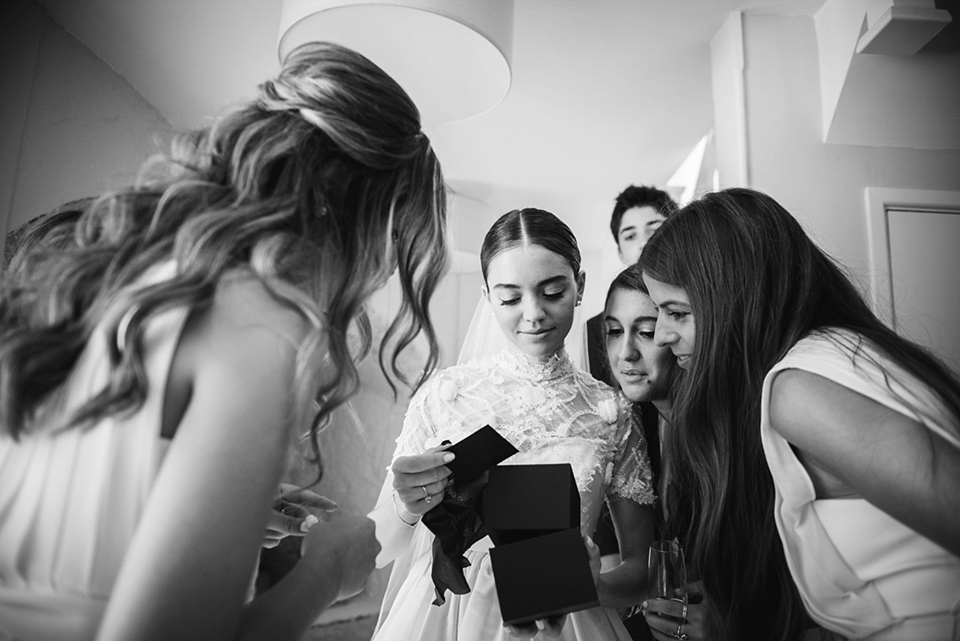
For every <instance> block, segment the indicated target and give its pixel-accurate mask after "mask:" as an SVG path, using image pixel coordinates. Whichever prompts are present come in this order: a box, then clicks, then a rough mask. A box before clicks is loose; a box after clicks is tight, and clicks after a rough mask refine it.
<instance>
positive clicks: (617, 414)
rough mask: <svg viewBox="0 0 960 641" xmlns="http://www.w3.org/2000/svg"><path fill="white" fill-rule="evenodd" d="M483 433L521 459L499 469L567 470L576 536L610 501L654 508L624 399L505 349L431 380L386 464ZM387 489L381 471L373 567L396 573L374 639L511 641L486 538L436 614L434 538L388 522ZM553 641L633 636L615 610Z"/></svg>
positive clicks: (580, 622) (558, 360)
mask: <svg viewBox="0 0 960 641" xmlns="http://www.w3.org/2000/svg"><path fill="white" fill-rule="evenodd" d="M486 424H490V425H492V426H494V427H496V429H497V430H498V431H499V432H500V433H501V434H502V435H503V436H504V437H505V438H507V439H508V440H509V441H510V442H511V443H512V444H513V445H514V446H515V447H516V448H517V449H518V450H519V453H517V454H515V455H514V456H512V457H510V458H509V459H507V460H506V461H504V462H503V463H502V464H503V465H509V464H532V463H570V465H571V466H572V468H573V472H574V477H575V478H576V482H577V487H578V489H579V491H580V501H581V519H580V527H581V529H582V531H583V533H584V534H592V533H593V531H594V529H595V527H596V524H597V517H598V514H599V512H600V507H601V505H602V503H603V501H604V500H605V499H607V498H613V499H629V500H633V501H636V502H637V503H640V504H652V503H653V501H654V490H653V483H652V480H651V473H650V465H649V461H648V459H647V454H646V443H645V442H644V439H643V432H642V430H641V429H640V426H639V425H637V424H636V422H635V419H634V418H633V412H631V411H630V407H629V401H627V400H626V399H624V398H623V397H622V396H621V395H619V394H618V393H617V392H615V391H614V390H613V389H611V388H610V387H608V386H607V385H605V384H603V383H600V382H598V381H596V380H594V379H593V378H592V377H590V375H589V374H587V373H585V372H583V371H582V370H579V369H577V368H576V367H574V365H573V364H572V363H571V361H570V359H569V358H568V357H567V355H566V353H565V352H561V353H560V354H558V355H555V356H553V357H550V358H549V359H535V358H531V357H528V356H526V355H524V354H523V353H521V352H520V351H518V350H516V349H515V348H507V349H505V350H503V351H501V352H499V353H498V354H496V355H494V356H491V357H488V358H486V359H483V360H480V361H475V362H471V363H467V364H464V365H457V366H455V367H451V368H449V369H446V370H444V371H443V372H441V373H439V374H438V375H437V376H435V377H434V378H433V379H431V380H430V381H429V382H428V383H426V384H425V385H424V386H423V387H422V388H421V389H420V390H419V391H418V392H417V394H416V395H415V396H414V398H413V399H412V400H411V402H410V406H409V408H408V410H407V416H406V419H405V421H404V426H403V431H402V433H401V435H400V437H399V438H398V439H397V449H396V452H395V453H394V458H397V457H399V456H407V455H411V454H420V453H422V452H423V451H424V450H426V449H428V448H430V447H432V446H434V445H438V444H439V443H440V442H441V441H443V440H449V441H451V442H457V441H458V440H460V439H461V438H463V437H465V436H467V435H468V434H470V433H472V432H473V431H475V430H476V429H478V428H480V427H482V426H483V425H486ZM392 483H393V478H392V475H391V474H390V473H389V472H388V474H387V478H386V481H385V482H384V486H383V490H382V491H381V494H380V500H379V502H378V507H377V508H376V509H375V510H374V512H379V514H380V517H379V518H376V520H377V528H378V538H382V540H387V539H389V540H391V541H393V542H394V544H392V545H387V544H385V545H384V550H383V551H382V552H381V556H380V557H379V558H378V565H381V566H383V565H386V564H387V563H389V562H390V561H394V567H393V570H392V572H391V576H390V581H389V583H388V586H387V590H386V596H385V597H384V601H383V605H382V606H381V611H380V618H379V621H378V623H377V632H376V634H375V635H374V639H375V640H377V641H394V640H397V641H400V640H402V641H407V640H412V639H423V640H430V641H440V640H454V639H456V640H458V641H468V640H472V639H476V640H477V641H480V640H483V641H489V640H491V639H503V640H505V641H506V640H507V639H512V638H514V637H511V636H510V635H509V632H508V631H507V630H506V629H505V628H504V627H503V620H502V618H501V616H500V607H499V604H498V601H497V594H496V587H495V585H494V578H493V571H492V569H491V566H490V559H489V554H488V550H489V548H490V547H491V546H492V544H491V543H490V539H489V538H484V539H482V540H481V541H479V542H477V543H476V544H474V545H473V547H471V548H470V549H469V550H467V552H466V557H467V559H468V560H469V561H470V566H469V567H467V568H465V569H464V574H465V576H466V579H467V582H468V584H469V585H470V586H471V591H470V592H469V593H467V594H464V595H455V594H450V593H449V592H448V593H447V594H446V603H444V604H443V605H441V606H437V605H433V604H432V601H433V600H434V597H435V592H434V585H433V582H432V580H431V574H430V572H431V562H432V542H433V534H432V533H431V532H430V530H428V529H427V528H426V527H425V526H424V525H423V524H418V525H416V527H413V528H410V527H408V526H406V525H404V524H402V523H400V522H399V520H398V519H397V518H396V515H395V514H393V513H392V510H393V506H392V505H391V503H392V501H393V496H392V490H393V485H392ZM387 530H389V531H387ZM381 534H383V536H382V537H381ZM398 540H399V541H400V544H399V545H397V544H396V541H398ZM538 638H539V637H538ZM561 638H562V639H568V640H573V639H579V640H582V641H588V640H589V641H599V640H602V639H624V640H629V638H630V637H629V635H628V634H627V632H626V630H625V629H624V627H623V625H622V624H621V623H620V619H619V617H618V615H617V613H616V612H615V611H613V610H610V609H608V608H603V607H598V608H593V609H590V610H585V611H581V612H576V613H573V614H571V615H570V617H569V618H568V620H567V622H566V625H565V626H564V630H563V635H562V636H561Z"/></svg>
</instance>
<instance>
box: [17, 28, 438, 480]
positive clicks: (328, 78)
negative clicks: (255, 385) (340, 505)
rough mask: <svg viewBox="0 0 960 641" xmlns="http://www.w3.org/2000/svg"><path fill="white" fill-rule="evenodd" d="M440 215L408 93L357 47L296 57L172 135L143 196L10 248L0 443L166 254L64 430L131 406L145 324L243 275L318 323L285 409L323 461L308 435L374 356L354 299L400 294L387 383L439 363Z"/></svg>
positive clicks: (383, 357)
mask: <svg viewBox="0 0 960 641" xmlns="http://www.w3.org/2000/svg"><path fill="white" fill-rule="evenodd" d="M158 170H159V174H158ZM445 221H446V192H445V188H444V182H443V176H442V173H441V169H440V164H439V162H438V161H437V158H436V156H435V155H434V152H433V149H432V147H431V145H430V141H429V140H428V139H427V137H426V136H425V135H424V134H423V132H422V131H421V129H420V115H419V112H418V111H417V108H416V106H415V105H414V104H413V102H412V101H411V100H410V98H409V97H408V96H407V94H406V93H405V92H404V91H403V89H402V88H401V87H400V86H399V85H398V84H397V83H396V82H394V81H393V80H392V79H391V78H390V77H389V76H388V75H387V74H386V73H384V72H383V71H382V70H381V69H380V68H379V67H377V66H376V65H374V64H373V63H372V62H370V61H369V60H367V59H366V58H364V57H363V56H361V55H360V54H357V53H356V52H353V51H351V50H349V49H346V48H344V47H340V46H337V45H332V44H326V43H311V44H307V45H304V46H302V47H300V48H298V49H297V50H295V51H294V52H292V53H291V54H290V55H289V56H288V57H287V59H286V60H285V62H284V64H283V67H282V70H281V71H280V73H279V75H278V76H277V77H276V78H275V79H273V80H269V81H267V82H265V83H263V84H262V85H261V86H260V88H259V93H258V95H257V97H256V98H255V99H253V100H251V101H250V102H249V103H248V104H246V105H243V106H240V107H238V108H236V109H234V110H232V111H230V112H228V113H226V114H224V115H223V116H222V117H220V118H219V119H218V120H216V121H215V122H214V123H213V124H212V125H210V126H209V127H205V128H203V129H200V130H197V131H194V132H192V133H188V134H185V135H182V136H179V137H178V138H177V139H175V141H174V143H173V145H171V150H170V152H169V153H167V154H165V155H163V156H161V157H158V158H157V159H154V160H153V161H152V162H151V163H148V165H147V166H146V167H145V169H144V171H143V172H142V174H141V178H140V179H139V180H138V182H137V184H136V185H134V186H132V187H130V188H129V189H125V190H121V191H118V192H114V193H110V194H106V195H104V196H102V197H100V198H98V199H96V200H95V201H94V202H93V203H92V204H91V205H90V206H89V207H88V208H87V209H86V211H85V212H84V213H83V214H82V216H79V218H78V219H74V218H71V219H70V222H69V225H70V229H69V230H68V232H69V233H63V230H60V233H57V234H54V236H55V237H56V242H55V243H45V242H36V246H35V247H33V248H29V249H27V250H26V251H21V252H19V257H18V261H17V266H16V269H9V270H7V273H5V274H4V276H3V280H2V282H0V431H2V432H5V433H7V434H10V435H12V436H13V437H14V438H18V437H19V436H21V435H23V434H26V433H29V432H30V427H29V426H30V419H31V417H32V416H33V414H34V413H35V411H36V410H37V408H38V407H39V405H40V404H41V403H42V402H43V401H44V399H45V398H47V397H48V395H49V394H50V393H51V392H52V391H53V390H55V389H56V388H57V387H58V386H60V385H61V384H62V383H63V382H64V380H65V379H66V378H67V376H68V374H69V372H70V370H71V369H72V367H73V366H74V364H75V363H76V361H77V358H78V356H79V354H80V353H81V351H82V349H83V348H84V346H85V345H86V343H87V341H88V340H89V338H90V336H91V333H92V332H93V331H94V328H95V327H97V326H98V324H100V323H101V322H103V319H104V314H105V313H106V311H107V310H108V308H110V307H111V305H115V301H116V300H117V297H118V294H119V293H120V291H121V290H123V289H124V288H126V287H128V286H129V285H131V284H132V283H134V282H135V281H136V280H137V279H138V278H139V277H140V276H141V275H142V274H143V273H144V272H145V271H146V270H147V269H148V268H150V267H151V266H153V265H156V264H159V263H162V262H164V261H168V260H170V259H173V260H175V261H176V264H177V273H176V276H175V277H174V278H172V279H170V280H169V281H166V282H163V283H160V284H157V285H155V286H152V287H148V288H144V289H141V290H140V291H138V292H136V293H135V294H134V295H133V296H132V297H131V298H130V300H129V306H128V307H127V309H128V310H131V311H130V312H129V313H128V314H127V316H128V320H129V322H124V323H122V324H121V323H120V322H119V319H118V318H113V317H112V316H111V317H110V319H108V322H107V332H108V336H107V339H108V340H107V344H108V345H110V346H113V347H111V352H110V355H109V356H110V372H111V374H110V380H109V384H108V385H107V387H106V388H105V389H103V390H102V391H101V392H100V393H99V394H97V395H96V396H95V397H94V398H92V399H91V400H90V401H89V402H88V403H87V404H86V405H85V406H83V407H82V408H81V409H80V410H79V412H78V413H77V414H76V415H75V416H74V417H72V420H71V422H70V424H69V425H68V426H64V427H83V426H87V425H90V424H91V423H93V422H95V421H96V420H97V419H99V418H101V417H103V416H106V415H110V414H114V413H118V412H133V411H136V410H137V409H138V408H139V407H141V405H142V404H143V402H144V399H145V398H146V391H147V385H148V381H147V378H146V374H145V372H144V367H143V345H142V342H143V340H142V339H143V332H144V327H145V323H146V321H147V320H148V319H149V318H150V317H152V316H154V315H155V314H157V313H158V312H160V311H162V310H164V309H168V308H170V307H177V306H187V307H191V308H202V307H203V306H206V305H210V304H211V302H212V299H213V296H214V293H215V291H216V287H217V284H218V282H219V280H220V278H221V277H222V276H223V275H224V273H225V272H226V271H227V270H232V269H236V268H246V269H249V270H250V271H251V272H252V273H253V274H255V275H256V276H257V277H258V278H259V279H260V280H261V281H262V282H263V283H264V285H265V286H266V287H267V289H268V291H270V293H271V294H272V295H273V296H274V297H275V298H276V299H277V300H278V301H279V302H280V303H281V304H283V305H286V306H289V307H290V308H292V309H294V310H296V311H297V312H299V313H300V314H301V315H302V316H303V317H304V318H306V319H307V320H308V321H309V323H310V325H311V327H312V330H311V331H310V332H309V334H308V336H307V337H306V339H305V340H304V341H303V342H302V344H301V345H300V348H299V352H298V364H297V373H296V381H297V390H296V395H295V397H296V399H295V402H296V408H295V412H294V415H295V416H296V419H295V420H303V421H304V423H301V424H306V423H309V425H310V435H311V437H312V438H311V442H312V447H313V452H314V454H315V455H316V460H317V463H318V465H319V449H318V445H317V432H318V430H319V429H320V427H321V426H322V425H323V424H324V423H325V422H326V421H327V419H328V418H329V416H330V412H331V411H332V410H333V409H334V408H335V407H337V406H338V405H340V404H342V403H343V402H344V401H345V400H347V399H348V398H349V397H350V396H351V395H352V394H353V393H354V392H355V391H356V389H357V387H358V384H359V377H358V373H357V368H356V362H357V361H358V360H359V359H360V358H362V357H363V356H365V355H366V354H367V353H368V352H369V350H370V345H371V339H370V332H369V324H368V322H367V320H366V316H365V314H364V312H363V305H364V302H365V301H366V299H367V298H368V297H369V295H370V294H371V293H372V292H373V291H374V290H375V289H377V288H378V287H379V286H380V285H382V284H383V283H384V281H385V280H386V279H387V277H388V276H389V275H390V274H391V273H393V272H394V270H396V271H398V272H399V280H400V283H401V289H402V293H403V299H402V303H401V306H400V309H399V311H398V313H397V316H396V317H395V318H394V319H393V322H392V323H391V325H390V327H389V328H388V330H387V332H386V335H385V337H384V341H383V343H382V345H381V348H380V367H381V370H382V371H383V373H384V376H386V377H387V380H388V381H390V384H391V386H392V387H394V382H393V381H394V379H395V380H398V381H400V382H402V383H404V384H406V385H408V386H410V387H413V388H415V387H416V386H417V385H418V384H419V383H420V382H422V380H424V379H425V378H426V377H427V376H429V374H430V373H431V372H432V371H433V370H434V369H435V368H436V365H437V359H438V351H439V350H438V344H437V340H436V336H435V332H434V329H433V326H432V324H431V321H430V318H429V315H428V312H427V310H428V306H429V301H430V298H431V296H432V295H433V292H434V290H435V289H436V285H437V282H438V281H439V279H440V278H441V277H442V275H443V273H444V271H445V269H446V261H447V258H446V247H445V236H446V235H445V225H446V222H445ZM354 329H359V337H360V340H359V341H357V340H355V339H351V338H350V335H352V334H354V333H355V332H354V331H353V330H354ZM421 331H422V332H423V333H424V334H425V336H426V340H427V343H428V349H429V353H428V356H427V359H426V363H425V364H424V368H423V371H422V372H421V375H420V376H419V377H412V378H413V380H411V377H408V376H407V375H405V373H404V372H402V371H401V370H400V368H399V367H398V354H399V352H400V351H401V350H402V349H403V348H404V347H406V346H407V345H409V344H410V342H411V341H413V340H414V339H415V338H416V336H417V335H418V334H419V333H420V332H421ZM390 347H392V348H393V350H392V352H391V353H390V354H389V355H388V350H389V349H390ZM388 369H389V370H390V372H391V373H392V376H391V374H388ZM321 371H322V372H323V373H324V375H323V377H322V379H321V377H320V373H321ZM394 389H396V388H395V387H394Z"/></svg>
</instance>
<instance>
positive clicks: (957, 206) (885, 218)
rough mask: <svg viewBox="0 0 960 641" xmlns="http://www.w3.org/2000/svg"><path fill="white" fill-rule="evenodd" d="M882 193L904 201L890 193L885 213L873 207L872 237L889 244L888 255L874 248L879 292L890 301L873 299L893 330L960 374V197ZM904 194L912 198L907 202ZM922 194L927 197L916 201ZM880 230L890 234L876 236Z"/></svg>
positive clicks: (917, 193) (887, 247)
mask: <svg viewBox="0 0 960 641" xmlns="http://www.w3.org/2000/svg"><path fill="white" fill-rule="evenodd" d="M880 191H885V192H899V195H900V198H890V197H889V196H890V194H889V193H888V194H886V195H887V196H888V198H887V200H886V202H884V203H882V211H880V209H879V208H880V207H881V205H878V204H876V203H875V211H874V212H873V217H874V220H873V221H872V222H873V224H872V227H874V229H873V230H872V232H874V233H872V237H873V238H874V239H875V240H877V241H878V242H883V240H885V241H886V243H885V244H886V252H883V251H882V250H881V251H878V249H882V248H877V247H875V246H874V245H875V244H876V243H872V245H871V250H872V253H873V256H874V259H875V262H874V272H875V276H879V278H876V279H875V285H878V284H879V289H880V290H881V291H879V292H877V294H879V299H882V298H886V299H887V300H886V301H882V300H879V299H878V296H876V295H875V298H874V300H875V302H877V303H880V307H881V308H882V309H885V310H886V314H884V316H885V320H887V321H888V322H889V323H890V324H891V326H892V327H893V328H894V329H896V330H897V331H898V332H899V333H900V334H901V335H903V336H906V337H907V338H910V339H912V340H914V341H916V342H917V343H920V344H921V345H924V346H925V347H927V348H929V349H930V350H931V351H933V353H934V354H936V355H937V356H939V357H940V358H941V359H943V360H944V361H945V362H946V363H947V365H948V366H950V367H951V368H952V369H953V371H954V372H955V373H957V374H958V375H960V194H958V193H957V192H916V191H912V190H880ZM904 193H906V194H912V195H913V196H914V197H913V198H905V197H903V195H904ZM923 194H926V198H923V197H917V196H918V195H923ZM931 194H935V195H937V196H938V197H936V198H931V197H930V195H931ZM868 200H869V199H868ZM924 200H925V201H926V202H923V201H924ZM877 226H881V227H883V228H885V232H886V233H885V234H878V233H876V232H877V231H878V230H877V229H876V227H877ZM882 236H886V238H885V239H884V238H882ZM884 253H886V256H883V254H884ZM883 258H886V260H883ZM877 259H879V260H877ZM884 263H885V265H884ZM884 272H886V274H885V275H884ZM882 290H886V291H885V292H884V291H882Z"/></svg>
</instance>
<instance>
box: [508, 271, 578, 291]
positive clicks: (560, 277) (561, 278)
mask: <svg viewBox="0 0 960 641" xmlns="http://www.w3.org/2000/svg"><path fill="white" fill-rule="evenodd" d="M566 281H567V277H566V276H564V275H563V274H559V275H557V276H551V277H550V278H545V279H544V280H541V281H540V282H539V283H537V287H546V286H547V285H552V284H553V283H556V282H566ZM493 289H520V285H514V284H513V283H497V284H496V285H494V286H493Z"/></svg>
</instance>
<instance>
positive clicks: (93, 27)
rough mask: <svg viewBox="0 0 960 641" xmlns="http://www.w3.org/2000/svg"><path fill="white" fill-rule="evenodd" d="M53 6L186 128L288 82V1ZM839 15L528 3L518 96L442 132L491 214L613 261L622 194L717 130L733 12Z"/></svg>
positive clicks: (700, 6) (732, 4) (801, 7)
mask: <svg viewBox="0 0 960 641" xmlns="http://www.w3.org/2000/svg"><path fill="white" fill-rule="evenodd" d="M39 1H40V2H41V4H43V5H44V6H45V7H46V8H47V10H48V11H49V13H50V15H51V16H52V17H53V19H54V20H56V21H57V22H58V23H60V24H61V25H63V27H64V28H65V29H66V30H67V31H68V32H70V33H71V34H73V35H74V36H75V37H76V38H77V39H78V40H80V41H81V42H83V43H84V44H85V45H86V46H88V47H89V48H90V49H91V50H92V51H93V52H94V54H96V55H97V56H99V57H100V58H101V59H102V60H104V61H105V62H106V64H108V65H109V66H111V67H112V68H113V69H115V70H116V71H117V72H118V73H119V74H120V75H121V76H123V77H124V78H126V79H127V80H128V81H129V82H130V84H131V85H132V86H133V87H134V88H136V89H137V90H138V91H139V92H140V93H141V94H142V95H143V97H144V98H145V99H146V100H147V101H149V102H150V103H151V104H153V105H154V106H155V107H156V108H157V109H158V110H159V111H160V112H161V113H162V114H163V115H164V116H165V117H166V118H167V119H169V120H170V122H171V123H173V124H174V125H176V126H179V127H190V126H194V125H197V124H199V123H201V122H203V121H204V119H205V118H207V117H209V116H212V115H214V114H216V113H217V112H218V111H219V110H220V109H222V108H223V107H224V106H226V105H228V104H230V103H233V102H235V101H238V100H241V99H243V98H245V97H248V96H250V95H251V94H252V92H253V91H254V89H255V87H256V85H257V84H258V83H259V82H260V81H262V80H263V79H265V78H267V77H269V76H271V75H273V74H274V73H275V72H276V71H277V69H278V63H277V53H276V43H277V36H278V30H279V21H280V9H281V0H39ZM469 1H483V0H469ZM823 3H824V0H515V9H514V42H513V65H512V69H513V81H512V86H511V89H510V93H509V94H508V96H507V97H506V99H505V100H504V101H503V102H502V103H501V104H500V105H499V106H497V107H496V108H495V109H494V110H492V111H491V112H489V113H487V114H485V115H483V116H480V117H478V118H475V119H473V120H470V121H466V122H461V123H454V124H449V125H443V126H439V127H437V128H435V129H433V130H428V134H429V135H430V136H431V139H432V140H433V141H434V145H435V147H436V149H437V153H438V155H439V156H440V160H441V162H442V164H443V166H444V171H445V173H446V175H447V177H448V179H449V181H450V182H451V184H452V185H453V186H454V188H455V189H456V190H458V191H459V192H460V193H461V194H464V195H465V196H467V197H468V199H470V200H472V201H473V202H475V203H476V202H480V203H482V205H483V208H486V209H488V210H489V211H491V212H492V214H491V215H499V214H500V213H503V212H504V211H507V210H508V209H512V208H516V207H527V206H537V207H543V208H546V209H550V210H552V211H554V212H555V213H557V214H558V215H560V216H561V217H562V218H564V219H565V220H567V222H569V223H570V225H571V227H573V229H574V232H575V233H577V235H578V237H579V238H580V240H581V244H582V246H583V248H584V249H585V250H588V251H589V250H591V249H592V250H599V249H601V248H607V247H608V245H609V244H610V242H611V241H610V240H608V238H609V236H608V232H607V231H605V230H606V223H607V221H608V220H609V214H610V209H611V208H612V205H613V199H614V197H615V196H616V194H617V192H619V191H620V190H621V189H622V188H623V187H625V186H626V185H627V184H629V183H631V182H634V183H648V184H649V183H652V184H658V185H663V184H664V183H665V182H666V180H667V179H668V178H669V177H670V176H671V174H672V173H673V172H674V170H675V169H676V168H677V167H678V166H679V165H680V163H681V162H682V161H683V159H684V158H685V157H686V155H687V154H688V153H689V152H690V151H691V150H692V149H693V147H694V146H695V145H696V144H697V142H698V141H699V140H700V138H701V137H702V136H703V135H704V134H706V133H707V132H708V131H709V129H710V127H711V124H712V118H713V109H712V95H711V87H710V51H709V43H710V39H711V37H712V36H713V34H714V33H715V32H716V30H717V29H718V28H719V27H720V25H721V24H722V23H723V21H724V20H725V19H726V18H727V16H728V15H729V14H730V12H731V11H734V10H741V11H745V12H753V13H778V14H796V15H813V14H814V13H815V12H816V11H817V9H819V8H820V6H821V5H823ZM478 211H479V210H478ZM484 224H488V222H486V221H484Z"/></svg>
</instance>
